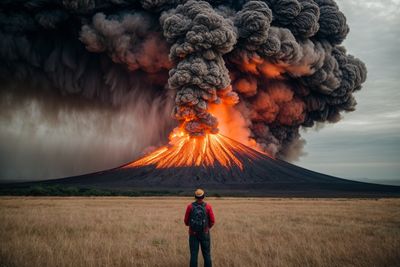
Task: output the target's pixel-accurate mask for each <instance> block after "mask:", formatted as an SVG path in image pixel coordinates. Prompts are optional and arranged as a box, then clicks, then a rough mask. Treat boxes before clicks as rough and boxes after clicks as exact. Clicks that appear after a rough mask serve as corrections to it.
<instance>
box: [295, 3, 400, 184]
mask: <svg viewBox="0 0 400 267" xmlns="http://www.w3.org/2000/svg"><path fill="white" fill-rule="evenodd" d="M337 2H338V4H339V6H340V8H341V10H342V11H343V13H345V15H346V17H347V21H348V24H349V26H350V33H349V35H348V37H347V39H346V41H345V43H344V45H345V46H346V48H347V50H348V52H349V53H351V54H354V55H355V56H356V57H359V58H360V59H362V60H363V61H364V62H365V64H366V65H367V68H368V78H367V82H366V83H365V84H364V86H363V89H362V91H360V92H358V93H357V94H356V99H357V102H358V105H357V110H356V111H355V112H352V113H348V114H344V119H343V120H342V121H340V122H339V123H336V124H331V125H326V126H324V127H323V128H322V129H319V130H318V131H315V130H309V131H307V132H304V133H303V134H302V135H303V137H304V138H305V139H306V141H307V145H306V147H305V151H306V152H307V155H306V156H304V157H302V158H301V160H300V161H299V162H297V164H298V165H300V166H303V167H306V168H309V169H312V170H315V171H320V172H324V173H328V174H332V175H336V176H340V177H345V178H352V179H360V180H364V181H365V180H366V181H374V182H383V183H393V184H400V175H399V174H400V135H399V133H400V104H399V101H400V90H399V89H400V88H399V84H400V67H399V66H400V0H381V1H372V0H368V1H364V0H338V1H337Z"/></svg>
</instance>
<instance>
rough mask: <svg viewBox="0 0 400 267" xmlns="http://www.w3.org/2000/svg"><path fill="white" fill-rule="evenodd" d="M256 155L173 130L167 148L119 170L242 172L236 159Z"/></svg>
mask: <svg viewBox="0 0 400 267" xmlns="http://www.w3.org/2000/svg"><path fill="white" fill-rule="evenodd" d="M259 154H260V152H258V151H256V150H253V149H250V148H249V147H247V146H245V145H243V144H241V143H239V142H237V141H234V140H233V139H230V138H228V137H226V136H224V135H222V134H207V135H206V136H204V137H191V136H189V134H187V133H185V132H184V131H183V130H180V129H177V130H174V132H173V133H172V134H171V136H170V143H169V145H167V146H163V147H160V148H159V149H157V150H155V151H153V152H152V153H150V154H149V155H146V156H144V157H143V158H141V159H138V160H136V161H134V162H132V163H130V164H127V165H125V166H124V167H123V168H135V167H141V166H146V165H154V166H155V167H156V168H171V167H185V166H213V165H217V164H220V165H221V166H224V167H226V168H232V167H234V166H236V167H238V168H240V169H241V170H243V164H242V162H241V161H240V159H239V158H238V156H244V157H246V158H249V159H252V158H254V159H255V158H257V157H259ZM263 154H264V153H263Z"/></svg>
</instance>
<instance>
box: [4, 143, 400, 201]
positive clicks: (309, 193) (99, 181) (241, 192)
mask: <svg viewBox="0 0 400 267" xmlns="http://www.w3.org/2000/svg"><path fill="white" fill-rule="evenodd" d="M233 142H235V143H236V144H235V146H236V147H240V149H234V148H233V147H232V151H233V153H234V154H235V156H236V157H237V158H239V159H240V160H241V162H242V164H243V169H240V168H239V167H237V166H233V167H231V168H226V167H224V166H222V165H220V164H218V163H217V164H215V165H214V166H208V167H205V166H193V167H175V168H156V167H155V166H153V165H147V166H140V167H135V168H127V167H126V166H128V165H129V164H126V165H123V166H121V167H118V168H114V169H111V170H106V171H101V172H96V173H91V174H85V175H79V176H74V177H67V178H61V179H53V180H44V181H38V182H24V183H13V184H0V193H1V194H3V195H4V194H7V192H11V193H10V194H14V193H15V194H18V190H25V191H21V192H28V193H26V194H28V195H29V190H28V191H26V189H28V188H32V187H35V186H41V187H43V188H46V187H50V188H53V187H54V186H56V187H57V188H75V189H76V190H78V191H76V190H75V191H74V190H72V191H73V192H75V194H78V193H76V192H79V190H81V191H82V190H84V189H88V190H89V189H93V190H99V191H97V192H98V194H99V195H160V194H161V195H171V194H172V195H178V194H179V195H188V194H190V193H191V192H192V190H193V189H194V188H197V187H202V188H205V189H206V190H207V191H208V192H210V194H211V195H212V194H214V195H225V196H281V197H285V196H286V197H295V196H299V197H398V196H400V187H399V186H389V185H378V184H372V183H363V182H358V181H351V180H346V179H342V178H337V177H333V176H329V175H325V174H322V173H318V172H314V171H310V170H307V169H304V168H301V167H298V166H295V165H293V164H290V163H287V162H285V161H282V160H276V159H272V158H270V157H268V156H267V155H264V154H262V153H259V152H257V151H255V150H253V149H251V148H249V147H247V146H245V145H243V144H240V143H238V142H236V141H233ZM248 154H252V155H253V156H252V157H249V156H248ZM254 155H256V156H254ZM102 190H103V191H102ZM61 191H62V190H61ZM12 192H14V193H12ZM99 192H100V193H99ZM101 192H107V193H104V194H102V193H101ZM44 194H45V193H44ZM72 195H74V193H72ZM78 195H79V194H78ZM94 195H96V194H94Z"/></svg>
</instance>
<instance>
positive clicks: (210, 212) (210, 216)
mask: <svg viewBox="0 0 400 267" xmlns="http://www.w3.org/2000/svg"><path fill="white" fill-rule="evenodd" d="M207 209H208V226H209V227H210V228H211V227H212V226H213V225H214V224H215V216H214V212H213V210H212V207H211V205H210V204H207Z"/></svg>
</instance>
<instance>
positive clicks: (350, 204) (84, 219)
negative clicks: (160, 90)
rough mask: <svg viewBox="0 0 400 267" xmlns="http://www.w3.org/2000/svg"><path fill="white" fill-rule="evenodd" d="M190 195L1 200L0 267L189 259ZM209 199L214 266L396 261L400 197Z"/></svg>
mask: <svg viewBox="0 0 400 267" xmlns="http://www.w3.org/2000/svg"><path fill="white" fill-rule="evenodd" d="M190 201H192V199H190V198H176V197H175V198H172V197H171V198H170V197H164V198H162V197H157V198H155V197H154V198H125V197H115V198H114V197H113V198H111V197H98V198H97V197H89V198H78V197H68V198H48V197H43V198H35V197H30V198H27V197H13V198H11V197H1V198H0V266H30V267H31V266H74V267H78V266H152V267H153V266H188V256H189V252H188V240H187V239H188V237H187V229H186V228H185V226H184V225H183V215H184V212H185V208H186V205H187V204H188V203H189V202H190ZM207 201H208V202H210V203H211V204H212V206H213V209H214V213H215V215H216V220H217V223H216V226H215V227H214V228H213V229H212V233H211V239H212V257H213V260H214V266H217V267H218V266H222V267H225V266H244V267H251V266H338V267H339V266H399V265H400V199H377V200H374V199H277V198H275V199H272V198H265V199H263V198H210V199H207ZM199 259H201V256H200V257H199ZM200 264H202V262H200ZM200 264H199V266H202V265H200Z"/></svg>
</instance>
